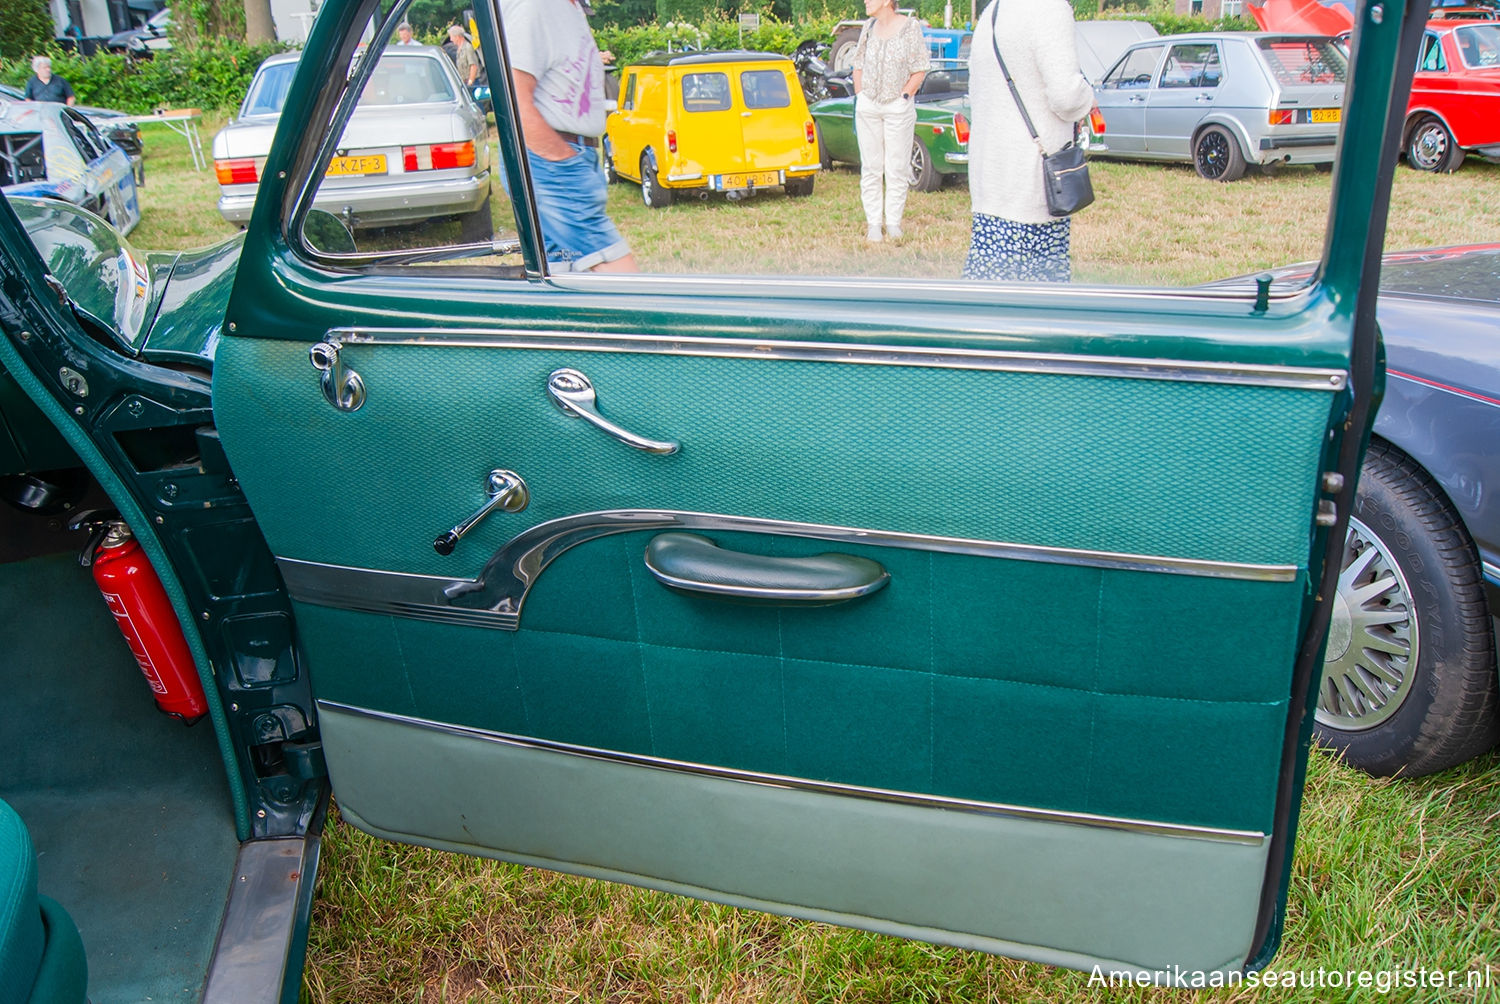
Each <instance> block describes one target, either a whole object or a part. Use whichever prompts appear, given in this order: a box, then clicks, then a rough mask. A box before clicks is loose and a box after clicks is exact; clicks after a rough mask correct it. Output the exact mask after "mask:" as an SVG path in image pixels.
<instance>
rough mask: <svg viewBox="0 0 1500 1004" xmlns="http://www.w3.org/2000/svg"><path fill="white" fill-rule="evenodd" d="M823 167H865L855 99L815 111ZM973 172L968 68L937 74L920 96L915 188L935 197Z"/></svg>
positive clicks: (931, 76) (819, 106)
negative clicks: (947, 183) (947, 181)
mask: <svg viewBox="0 0 1500 1004" xmlns="http://www.w3.org/2000/svg"><path fill="white" fill-rule="evenodd" d="M811 111H812V117H813V121H814V122H816V123H817V127H818V145H819V146H820V147H821V148H822V150H823V166H824V167H825V168H827V167H832V166H833V163H834V161H845V162H847V163H850V164H858V163H859V143H858V142H857V141H856V140H855V137H854V97H853V96H852V95H850V96H847V97H837V98H828V99H827V100H824V101H819V102H818V103H817V104H815V105H813V106H812V108H811ZM968 172H969V70H968V67H954V68H951V69H940V70H933V71H932V72H931V73H929V74H927V79H926V80H924V81H923V82H922V89H921V90H920V91H918V92H917V131H916V140H915V141H914V142H913V143H912V146H911V187H913V188H915V189H916V190H917V191H919V192H931V191H933V190H934V189H937V188H939V187H941V186H942V184H943V179H944V178H945V177H947V176H948V175H967V174H968Z"/></svg>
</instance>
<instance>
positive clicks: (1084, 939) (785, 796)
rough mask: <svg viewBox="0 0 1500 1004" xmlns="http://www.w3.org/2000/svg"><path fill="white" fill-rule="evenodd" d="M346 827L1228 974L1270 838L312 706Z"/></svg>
mask: <svg viewBox="0 0 1500 1004" xmlns="http://www.w3.org/2000/svg"><path fill="white" fill-rule="evenodd" d="M320 720H321V722H322V728H323V739H324V748H325V750H326V752H327V754H328V768H329V776H330V778H331V780H332V782H333V787H334V791H335V794H336V796H337V798H338V800H339V808H340V811H341V812H342V813H343V815H344V818H345V819H347V820H348V821H350V822H352V823H354V824H355V825H356V826H358V827H360V828H361V829H364V830H366V831H367V832H370V833H373V834H375V835H377V836H381V837H385V838H387V839H392V840H399V841H404V842H407V843H418V844H423V845H426V846H430V847H440V848H444V849H447V850H456V851H461V852H464V853H470V854H483V855H487V856H491V857H498V858H502V859H505V860H509V861H518V862H521V863H524V864H531V865H537V866H541V867H546V868H553V869H557V870H561V871H568V872H573V873H576V874H582V875H590V876H594V877H597V878H604V879H609V880H612V881H618V882H628V883H631V884H634V885H643V886H649V887H652V888H657V889H665V890H667V891H669V892H675V893H680V894H683V895H690V896H696V897H699V898H702V899H709V900H713V901H716V902H721V903H730V904H733V905H736V906H745V907H750V908H753V909H758V910H767V911H770V912H773V913H782V914H789V915H792V916H798V917H807V918H810V919H814V920H820V921H824V922H828V923H836V924H843V925H846V926H851V927H859V928H864V929H866V930H872V931H879V932H883V933H889V934H895V935H900V936H903V937H908V938H919V939H922V940H926V941H932V942H938V943H943V944H950V945H958V946H960V947H964V948H971V949H977V950H980V951H986V952H994V953H998V954H1003V955H1007V956H1012V957H1015V958H1021V959H1032V960H1035V961H1038V962H1044V963H1048V964H1052V965H1066V966H1071V967H1073V968H1078V969H1085V970H1087V969H1091V968H1092V967H1093V966H1094V965H1095V964H1096V963H1097V964H1099V965H1101V966H1102V967H1104V968H1105V969H1106V970H1117V971H1128V972H1148V973H1149V972H1151V971H1156V970H1162V969H1169V968H1170V967H1171V966H1173V965H1178V966H1181V967H1183V968H1185V969H1190V970H1203V971H1205V972H1228V971H1232V970H1237V969H1239V968H1240V967H1241V966H1242V964H1243V962H1244V960H1245V958H1246V957H1247V955H1248V954H1249V952H1250V950H1251V948H1252V947H1253V945H1252V943H1251V937H1252V935H1253V931H1254V924H1255V915H1256V910H1257V908H1258V905H1259V903H1258V898H1259V894H1260V886H1261V882H1262V880H1263V879H1264V876H1265V854H1266V850H1265V847H1264V845H1257V846H1249V845H1245V844H1239V843H1232V842H1224V841H1213V840H1197V839H1191V838H1180V837H1170V836H1164V835H1161V834H1147V833H1135V832H1125V831H1119V830H1103V829H1096V828H1092V827H1084V826H1074V825H1070V824H1066V823H1052V822H1039V821H1034V820H1021V819H1014V818H1008V817H991V816H981V815H976V814H971V813H962V812H949V811H945V810H941V809H929V808H919V807H914V806H907V805H892V804H882V803H876V802H871V801H868V800H865V799H857V798H845V797H841V796H837V795H831V794H820V793H814V792H807V791H794V790H790V789H785V788H779V787H776V786H774V785H765V784H748V783H744V782H739V781H730V780H723V779H718V778H709V777H698V776H691V775H683V774H674V773H669V772H666V771H659V770H650V769H643V768H639V767H630V766H625V765H622V764H614V763H606V762H601V761H593V760H588V759H585V758H579V757H572V756H567V755H564V754H559V753H552V752H546V751H539V750H530V749H521V748H517V747H511V746H506V745H504V744H497V743H487V742H483V741H478V740H475V739H473V738H468V737H465V736H462V735H458V734H455V733H452V732H448V731H444V730H439V729H429V728H424V727H421V726H418V725H415V724H411V723H400V722H392V721H389V720H383V719H379V718H371V717H367V716H363V715H360V714H352V713H349V712H346V711H343V710H340V709H337V708H325V709H324V710H323V712H322V714H321V715H320Z"/></svg>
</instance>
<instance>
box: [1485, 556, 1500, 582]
mask: <svg viewBox="0 0 1500 1004" xmlns="http://www.w3.org/2000/svg"><path fill="white" fill-rule="evenodd" d="M1484 577H1485V578H1486V579H1489V580H1490V581H1491V582H1500V565H1492V564H1490V563H1489V562H1488V561H1486V562H1484Z"/></svg>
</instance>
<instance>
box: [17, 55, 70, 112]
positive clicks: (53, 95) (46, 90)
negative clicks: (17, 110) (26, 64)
mask: <svg viewBox="0 0 1500 1004" xmlns="http://www.w3.org/2000/svg"><path fill="white" fill-rule="evenodd" d="M26 100H27V101H54V102H57V103H58V104H67V105H71V104H73V103H74V100H75V99H74V97H73V88H72V86H71V85H70V84H69V83H68V82H67V81H66V80H64V79H63V78H62V77H58V76H54V75H53V73H52V60H50V59H48V58H47V57H46V56H37V57H36V58H35V59H33V60H32V61H31V79H30V80H28V81H26Z"/></svg>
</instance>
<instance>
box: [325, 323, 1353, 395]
mask: <svg viewBox="0 0 1500 1004" xmlns="http://www.w3.org/2000/svg"><path fill="white" fill-rule="evenodd" d="M325 338H326V339H327V340H329V341H332V340H335V339H337V340H338V341H341V342H342V343H344V344H345V345H408V346H416V345H423V346H432V347H443V348H483V349H568V350H572V351H578V352H630V353H642V354H646V355H669V356H699V357H707V358H713V359H771V360H778V361H797V362H820V363H858V364H863V365H867V366H916V367H925V368H935V369H957V370H983V371H986V372H997V373H1052V374H1057V375H1065V376H1097V377H1120V378H1125V379H1135V380H1165V381H1170V382H1175V383H1211V384H1236V385H1245V386H1252V387H1281V388H1287V389H1290V390H1314V391H1338V390H1343V389H1344V387H1345V385H1346V384H1347V383H1348V374H1347V373H1346V372H1345V371H1344V370H1334V369H1319V368H1302V367H1296V366H1269V365H1268V366H1253V365H1240V364H1236V363H1210V362H1186V361H1181V360H1173V359H1130V358H1127V357H1123V356H1083V355H1069V354H1067V353H1057V352H1004V351H990V350H985V349H946V348H913V347H907V346H897V345H865V344H858V343H852V342H798V341H780V340H768V339H758V338H757V339H751V338H700V337H693V338H667V337H660V336H656V335H626V334H617V335H600V334H584V333H577V332H539V331H532V330H526V329H520V328H488V329H483V328H448V329H442V330H436V331H435V330H431V329H411V328H332V329H330V330H329V331H328V333H327V335H326V336H325Z"/></svg>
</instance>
